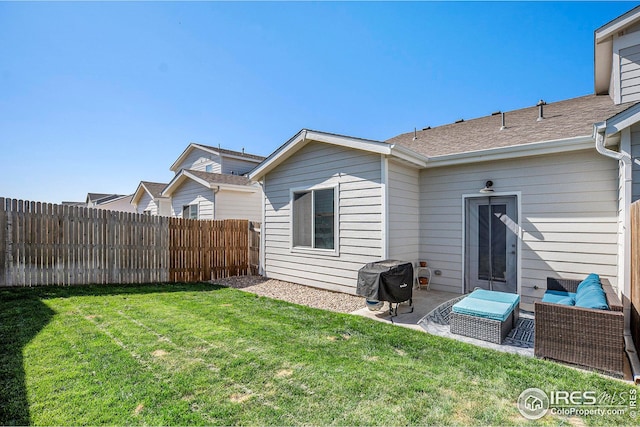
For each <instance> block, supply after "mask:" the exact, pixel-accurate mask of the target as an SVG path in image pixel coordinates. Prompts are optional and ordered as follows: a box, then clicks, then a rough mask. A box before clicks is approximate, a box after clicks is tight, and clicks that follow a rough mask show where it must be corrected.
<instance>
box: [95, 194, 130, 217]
mask: <svg viewBox="0 0 640 427" xmlns="http://www.w3.org/2000/svg"><path fill="white" fill-rule="evenodd" d="M131 197H132V196H126V197H122V198H120V199H116V200H112V201H110V202H106V203H100V204H99V205H95V206H94V207H95V208H96V209H103V210H107V211H117V212H132V213H134V212H135V211H136V210H135V209H134V207H133V205H132V204H131Z"/></svg>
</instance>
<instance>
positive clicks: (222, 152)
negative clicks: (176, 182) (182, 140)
mask: <svg viewBox="0 0 640 427" xmlns="http://www.w3.org/2000/svg"><path fill="white" fill-rule="evenodd" d="M196 149H199V150H202V151H206V152H208V153H211V154H213V155H216V156H223V157H225V156H226V157H234V158H240V159H243V160H246V161H249V162H253V163H256V164H257V163H260V162H261V161H263V160H264V159H265V158H264V157H262V156H258V155H256V154H249V153H245V152H241V151H234V150H227V149H225V148H219V147H212V146H210V145H203V144H197V143H195V142H192V143H190V144H189V145H188V146H187V148H185V150H184V151H183V152H182V154H180V156H179V157H178V158H177V159H176V161H175V162H173V164H172V165H171V168H169V169H170V170H171V171H174V172H175V171H177V170H178V167H179V166H180V164H181V163H182V162H183V161H184V159H185V158H186V157H187V156H188V155H189V153H191V152H192V151H193V150H196Z"/></svg>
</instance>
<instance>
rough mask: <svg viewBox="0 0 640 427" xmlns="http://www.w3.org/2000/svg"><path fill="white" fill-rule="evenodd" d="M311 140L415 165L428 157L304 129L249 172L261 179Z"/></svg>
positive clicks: (383, 145) (349, 137) (251, 175)
mask: <svg viewBox="0 0 640 427" xmlns="http://www.w3.org/2000/svg"><path fill="white" fill-rule="evenodd" d="M311 141H315V142H323V143H326V144H332V145H337V146H340V147H348V148H353V149H357V150H362V151H367V152H370V153H377V154H384V155H389V156H393V157H396V158H398V159H401V160H403V161H406V162H408V163H411V164H413V165H414V166H419V167H420V166H425V165H426V160H427V159H426V158H424V157H422V156H421V155H419V154H417V153H415V152H413V151H411V150H409V149H407V148H405V147H403V146H400V145H392V144H388V143H386V142H381V141H374V140H371V139H363V138H356V137H352V136H346V135H338V134H335V133H329V132H320V131H317V130H310V129H302V130H300V132H298V133H297V134H295V135H294V136H293V137H291V138H290V139H289V140H288V141H287V142H285V143H284V144H282V145H281V146H280V147H278V149H276V150H275V151H274V152H273V153H271V155H270V156H269V157H267V158H266V159H265V160H264V161H263V162H262V163H260V164H259V165H258V166H256V167H255V169H253V170H252V171H251V172H249V177H250V178H251V179H252V180H256V181H257V180H260V179H261V178H262V177H263V176H264V175H266V174H267V173H269V172H270V171H271V170H273V169H274V168H275V167H277V166H278V165H279V164H280V163H282V162H284V161H285V160H286V159H288V158H289V157H291V156H292V155H293V154H295V153H296V152H297V151H298V150H300V149H301V148H302V147H304V146H305V145H306V144H308V143H309V142H311Z"/></svg>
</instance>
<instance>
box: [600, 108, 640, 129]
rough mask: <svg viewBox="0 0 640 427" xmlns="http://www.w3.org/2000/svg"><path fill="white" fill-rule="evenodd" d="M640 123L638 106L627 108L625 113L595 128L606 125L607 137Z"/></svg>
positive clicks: (622, 112) (620, 113)
mask: <svg viewBox="0 0 640 427" xmlns="http://www.w3.org/2000/svg"><path fill="white" fill-rule="evenodd" d="M638 121H640V104H636V105H634V106H632V107H629V108H627V109H626V110H624V111H621V112H619V113H618V114H616V115H615V116H613V117H611V118H609V119H607V120H606V121H605V122H601V123H596V125H594V127H595V126H598V125H599V126H600V127H602V126H604V125H606V131H605V135H613V134H615V133H618V132H620V131H621V130H622V129H625V128H628V127H630V126H632V125H634V124H635V123H637V122H638Z"/></svg>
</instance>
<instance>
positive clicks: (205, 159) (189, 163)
mask: <svg viewBox="0 0 640 427" xmlns="http://www.w3.org/2000/svg"><path fill="white" fill-rule="evenodd" d="M207 165H211V167H212V169H211V170H210V171H206V167H207ZM182 169H192V170H196V171H203V172H213V173H221V168H220V157H219V156H217V155H215V154H211V153H208V152H206V151H202V150H199V149H194V150H193V151H191V153H189V155H188V156H187V157H186V158H185V159H184V160H183V161H182V163H180V164H179V165H178V168H177V169H176V173H177V172H180V170H182Z"/></svg>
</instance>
